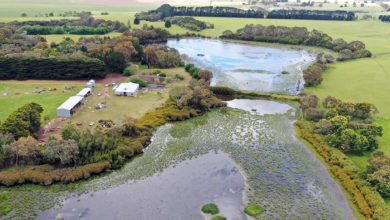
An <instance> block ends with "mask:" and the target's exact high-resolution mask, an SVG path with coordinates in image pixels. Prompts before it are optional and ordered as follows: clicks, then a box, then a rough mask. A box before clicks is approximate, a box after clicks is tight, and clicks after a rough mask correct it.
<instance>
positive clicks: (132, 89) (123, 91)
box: [114, 82, 139, 96]
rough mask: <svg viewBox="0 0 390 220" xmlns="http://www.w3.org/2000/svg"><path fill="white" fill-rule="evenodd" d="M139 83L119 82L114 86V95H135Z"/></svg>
mask: <svg viewBox="0 0 390 220" xmlns="http://www.w3.org/2000/svg"><path fill="white" fill-rule="evenodd" d="M138 89H139V85H138V84H137V83H132V82H129V83H121V84H120V85H119V86H118V87H117V88H115V90H114V93H115V95H123V96H136V95H137V93H138Z"/></svg>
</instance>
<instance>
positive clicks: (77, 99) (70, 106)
mask: <svg viewBox="0 0 390 220" xmlns="http://www.w3.org/2000/svg"><path fill="white" fill-rule="evenodd" d="M83 99H84V97H82V96H72V97H70V98H69V99H68V100H66V101H65V102H64V103H62V105H61V106H60V107H58V108H57V116H58V117H63V118H70V117H71V116H72V114H73V113H74V111H75V108H76V107H78V106H80V105H82V104H83V103H84V102H83Z"/></svg>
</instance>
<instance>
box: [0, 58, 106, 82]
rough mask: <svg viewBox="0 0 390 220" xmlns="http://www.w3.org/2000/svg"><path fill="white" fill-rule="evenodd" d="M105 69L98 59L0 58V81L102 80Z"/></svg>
mask: <svg viewBox="0 0 390 220" xmlns="http://www.w3.org/2000/svg"><path fill="white" fill-rule="evenodd" d="M105 67H106V66H105V64H104V62H102V61H100V60H98V59H71V58H68V59H57V58H35V57H29V58H14V57H0V79H2V80H3V79H19V80H21V79H85V78H88V79H89V78H104V77H105V76H106V74H107V73H106V69H105Z"/></svg>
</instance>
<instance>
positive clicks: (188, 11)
mask: <svg viewBox="0 0 390 220" xmlns="http://www.w3.org/2000/svg"><path fill="white" fill-rule="evenodd" d="M172 9H173V10H172V11H173V12H172V16H204V17H239V18H264V14H263V12H262V11H255V10H243V9H239V8H233V7H213V6H205V7H195V8H194V7H184V6H183V7H172Z"/></svg>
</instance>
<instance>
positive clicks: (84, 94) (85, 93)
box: [76, 88, 92, 97]
mask: <svg viewBox="0 0 390 220" xmlns="http://www.w3.org/2000/svg"><path fill="white" fill-rule="evenodd" d="M91 91H92V89H91V88H84V89H82V90H81V91H80V92H79V93H77V95H76V96H81V97H87V96H89V95H90V94H91Z"/></svg>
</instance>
